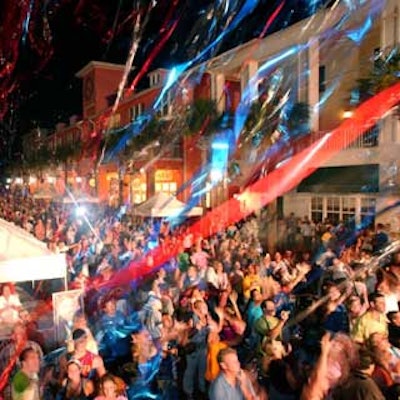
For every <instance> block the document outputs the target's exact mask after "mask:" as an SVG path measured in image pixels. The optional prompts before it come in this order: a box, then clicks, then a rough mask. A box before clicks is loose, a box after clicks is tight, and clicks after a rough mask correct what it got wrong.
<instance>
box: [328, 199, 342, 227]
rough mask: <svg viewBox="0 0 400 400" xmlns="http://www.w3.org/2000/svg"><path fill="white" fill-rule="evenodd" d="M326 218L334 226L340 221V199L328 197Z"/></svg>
mask: <svg viewBox="0 0 400 400" xmlns="http://www.w3.org/2000/svg"><path fill="white" fill-rule="evenodd" d="M326 217H327V218H328V219H329V221H330V222H332V223H333V224H337V223H339V221H340V219H341V218H340V197H328V199H327V204H326Z"/></svg>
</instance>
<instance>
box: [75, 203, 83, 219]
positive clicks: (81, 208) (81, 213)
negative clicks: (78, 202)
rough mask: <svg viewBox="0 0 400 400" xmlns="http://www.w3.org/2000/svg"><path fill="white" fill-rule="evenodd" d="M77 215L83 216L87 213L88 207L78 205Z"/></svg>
mask: <svg viewBox="0 0 400 400" xmlns="http://www.w3.org/2000/svg"><path fill="white" fill-rule="evenodd" d="M75 212H76V215H77V217H82V216H84V215H85V214H86V208H85V207H83V206H78V207H76V211H75Z"/></svg>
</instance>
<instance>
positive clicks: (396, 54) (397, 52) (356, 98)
mask: <svg viewBox="0 0 400 400" xmlns="http://www.w3.org/2000/svg"><path fill="white" fill-rule="evenodd" d="M399 81H400V48H399V47H398V46H396V47H394V48H392V49H389V50H388V51H386V53H381V54H380V55H379V57H377V58H376V59H375V60H374V65H373V68H372V69H371V71H370V72H369V74H368V75H367V76H366V77H364V78H362V79H359V80H358V81H357V85H356V87H355V88H354V89H353V90H352V91H351V96H350V104H351V105H358V104H360V103H362V102H363V101H365V100H367V99H369V98H370V97H372V96H374V95H375V94H377V93H379V92H380V91H382V90H384V89H386V88H388V87H390V86H392V85H394V84H396V83H398V82H399Z"/></svg>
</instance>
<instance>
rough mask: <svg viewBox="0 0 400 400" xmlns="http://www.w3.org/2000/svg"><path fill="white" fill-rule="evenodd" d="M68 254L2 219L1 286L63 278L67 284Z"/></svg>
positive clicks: (0, 234) (0, 230) (0, 231)
mask: <svg viewBox="0 0 400 400" xmlns="http://www.w3.org/2000/svg"><path fill="white" fill-rule="evenodd" d="M66 274H67V266H66V259H65V254H54V253H52V252H51V251H50V250H49V249H48V248H47V247H46V244H45V243H43V242H41V241H40V240H37V239H36V238H35V237H34V236H32V235H31V234H30V233H28V232H26V231H25V230H23V229H22V228H19V227H17V226H15V225H14V224H12V223H10V222H7V221H5V220H3V219H0V283H2V282H24V281H35V280H42V279H56V278H62V279H64V282H65V283H66Z"/></svg>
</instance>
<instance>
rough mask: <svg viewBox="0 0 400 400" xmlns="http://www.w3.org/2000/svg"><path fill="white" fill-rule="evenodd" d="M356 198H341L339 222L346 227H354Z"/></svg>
mask: <svg viewBox="0 0 400 400" xmlns="http://www.w3.org/2000/svg"><path fill="white" fill-rule="evenodd" d="M355 216H356V198H355V197H342V218H341V220H342V221H343V222H344V223H345V224H346V225H348V226H350V227H352V228H354V227H355Z"/></svg>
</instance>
